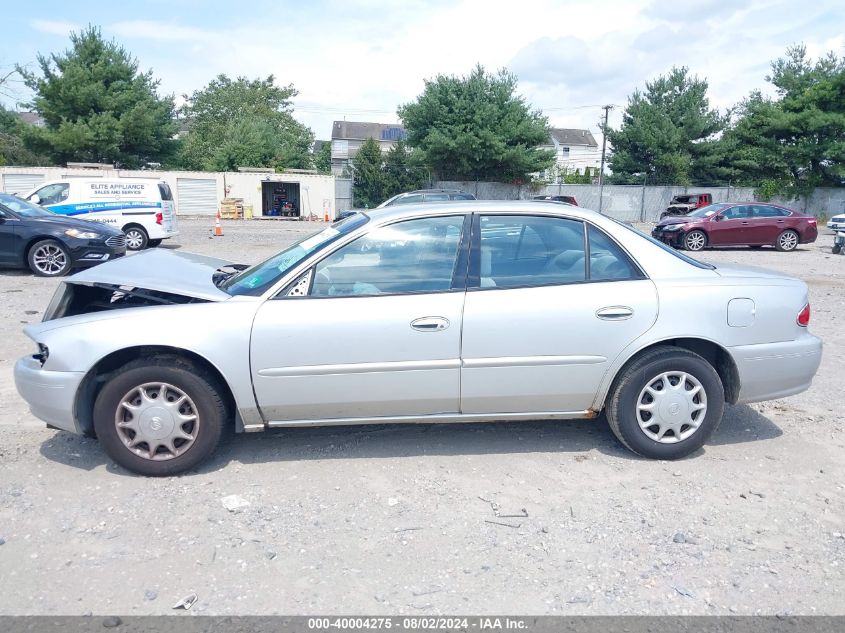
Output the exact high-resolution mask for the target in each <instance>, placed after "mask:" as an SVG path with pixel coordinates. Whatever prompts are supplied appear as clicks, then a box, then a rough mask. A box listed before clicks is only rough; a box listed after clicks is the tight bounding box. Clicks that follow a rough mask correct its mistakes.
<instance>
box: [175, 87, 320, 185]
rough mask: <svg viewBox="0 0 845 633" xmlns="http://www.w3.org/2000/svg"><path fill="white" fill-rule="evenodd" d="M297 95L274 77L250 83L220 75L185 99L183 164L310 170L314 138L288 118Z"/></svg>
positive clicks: (226, 167)
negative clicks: (185, 126)
mask: <svg viewBox="0 0 845 633" xmlns="http://www.w3.org/2000/svg"><path fill="white" fill-rule="evenodd" d="M296 95H297V91H296V89H295V88H294V87H293V86H292V85H288V86H277V85H276V83H275V78H274V77H273V76H272V75H270V76H268V77H267V78H266V79H254V80H250V79H247V78H245V77H238V78H237V79H234V80H233V79H230V78H229V77H227V76H226V75H218V76H217V77H216V78H215V79H213V80H212V81H211V82H209V84H208V85H207V86H205V88H203V89H202V90H197V91H195V92H194V93H193V94H192V95H191V96H190V97H188V96H187V95H185V98H186V104H185V106H184V108H183V114H184V116H185V118H186V121H187V124H188V133H187V135H186V136H185V139H184V142H183V143H182V147H181V150H180V155H179V160H180V163H181V165H182V166H183V167H186V168H188V169H198V170H219V169H234V168H236V167H238V166H249V167H274V168H276V169H285V168H296V169H308V168H310V167H311V147H312V146H313V144H314V135H313V134H312V133H311V130H310V129H309V128H307V127H305V126H304V125H302V124H301V123H299V122H298V121H296V119H294V118H293V116H292V114H291V111H292V105H291V102H290V100H291V98H293V97H295V96H296Z"/></svg>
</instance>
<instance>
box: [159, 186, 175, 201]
mask: <svg viewBox="0 0 845 633" xmlns="http://www.w3.org/2000/svg"><path fill="white" fill-rule="evenodd" d="M158 192H159V193H160V194H161V199H162V200H173V192H172V191H171V190H170V185H168V184H167V183H166V182H160V183H158Z"/></svg>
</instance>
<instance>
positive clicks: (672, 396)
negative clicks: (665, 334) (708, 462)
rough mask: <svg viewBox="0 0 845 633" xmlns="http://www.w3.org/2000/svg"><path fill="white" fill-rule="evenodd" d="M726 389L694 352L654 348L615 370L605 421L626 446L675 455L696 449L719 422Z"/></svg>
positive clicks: (637, 450)
mask: <svg viewBox="0 0 845 633" xmlns="http://www.w3.org/2000/svg"><path fill="white" fill-rule="evenodd" d="M724 407H725V391H724V387H723V385H722V381H721V379H720V378H719V374H717V373H716V370H715V369H713V367H712V366H711V365H710V363H708V362H707V361H706V360H704V359H703V358H702V357H701V356H699V355H698V354H694V353H693V352H690V351H688V350H685V349H681V348H673V347H658V348H655V349H653V350H651V351H649V352H646V353H645V354H643V355H642V356H641V357H640V358H638V359H637V360H636V361H634V363H632V364H631V365H630V366H629V367H628V368H627V369H625V370H624V371H623V372H622V374H620V375H619V376H618V377H617V378H616V380H615V381H614V383H613V386H612V387H611V391H610V394H609V396H608V401H607V407H606V410H607V421H608V424H609V425H610V429H611V430H612V431H613V434H614V435H616V437H617V438H618V439H619V441H620V442H622V443H623V444H624V445H625V446H627V447H628V448H629V449H631V450H632V451H634V452H635V453H638V454H640V455H642V456H643V457H649V458H652V459H679V458H681V457H686V456H687V455H689V454H690V453H693V452H694V451H697V450H698V449H699V448H701V447H702V446H703V445H704V443H705V442H706V441H707V439H708V438H709V437H710V436H711V435H712V434H713V431H715V430H716V428H717V427H718V426H719V422H720V421H721V419H722V414H723V412H724Z"/></svg>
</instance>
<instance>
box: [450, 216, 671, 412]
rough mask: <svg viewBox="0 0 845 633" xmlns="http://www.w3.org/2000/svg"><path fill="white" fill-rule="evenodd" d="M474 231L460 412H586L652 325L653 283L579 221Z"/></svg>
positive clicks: (521, 220) (510, 222)
mask: <svg viewBox="0 0 845 633" xmlns="http://www.w3.org/2000/svg"><path fill="white" fill-rule="evenodd" d="M476 227H477V228H475V229H474V230H473V250H472V257H471V267H470V275H469V282H468V289H467V295H466V302H465V305H464V325H463V346H462V352H461V360H462V369H461V412H462V413H465V414H496V413H533V412H537V413H542V412H583V411H585V410H587V409H589V408H590V407H591V406H592V405H593V401H594V399H595V396H596V391H597V389H598V387H599V384H600V383H601V380H602V378H603V376H604V374H605V373H606V372H607V370H608V367H610V365H611V363H612V362H613V360H614V359H615V358H616V357H617V356H618V354H619V353H620V352H621V351H622V349H624V348H625V347H626V346H627V345H628V344H629V343H631V342H632V341H633V340H634V339H636V338H637V337H638V336H640V335H641V334H643V333H644V332H645V331H647V330H648V329H649V328H650V327H651V326H652V324H653V323H654V321H655V318H656V316H657V294H656V289H655V287H654V284H653V283H652V282H651V281H650V280H649V279H647V278H646V277H645V275H644V274H643V273H642V271H641V270H640V269H639V267H638V266H637V265H636V264H635V263H634V262H633V261H632V260H631V259H630V257H628V255H627V254H626V253H625V252H624V251H623V250H622V248H621V247H619V246H618V245H617V244H616V243H615V242H614V241H613V240H612V239H611V238H610V237H608V236H607V235H606V234H605V233H604V232H602V231H601V230H599V229H597V228H596V227H595V226H592V225H588V224H586V223H584V222H582V221H580V220H576V219H569V218H563V217H552V216H527V215H493V214H490V215H481V216H480V217H479V220H478V222H477V223H476ZM587 245H589V250H588V246H587ZM588 253H589V255H588ZM588 262H589V264H588Z"/></svg>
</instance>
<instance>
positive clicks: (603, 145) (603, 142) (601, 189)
mask: <svg viewBox="0 0 845 633" xmlns="http://www.w3.org/2000/svg"><path fill="white" fill-rule="evenodd" d="M602 109H603V110H604V127H602V130H601V167H600V168H599V213H601V210H602V203H603V202H604V157H605V151H606V150H607V116H608V114H609V113H610V111H611V110H612V109H613V106H612V105H606V106H603V107H602Z"/></svg>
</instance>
